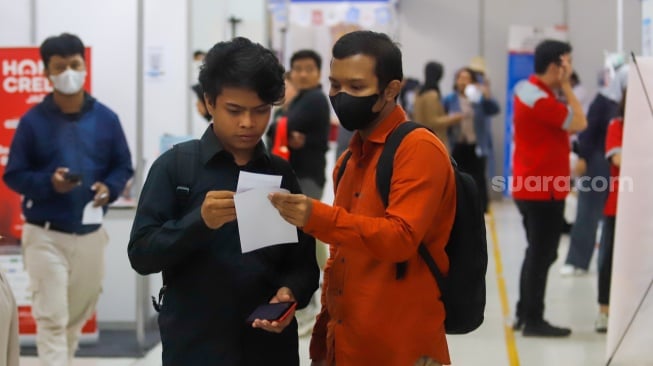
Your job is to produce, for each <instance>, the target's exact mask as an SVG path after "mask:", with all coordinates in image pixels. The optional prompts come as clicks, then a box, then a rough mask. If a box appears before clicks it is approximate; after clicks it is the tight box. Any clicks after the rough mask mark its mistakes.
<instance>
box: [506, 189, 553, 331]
mask: <svg viewBox="0 0 653 366" xmlns="http://www.w3.org/2000/svg"><path fill="white" fill-rule="evenodd" d="M515 203H516V204H517V208H519V212H520V213H521V215H522V222H523V225H524V229H525V230H526V239H527V241H528V246H527V248H526V256H525V257H524V263H523V264H522V269H521V279H520V284H519V301H518V302H517V317H518V318H519V319H522V320H523V321H525V322H526V323H530V322H538V321H541V320H543V317H544V294H545V292H546V280H547V276H548V274H549V268H550V267H551V264H553V262H555V260H556V258H557V257H558V244H559V243H560V235H561V234H562V226H563V223H564V210H565V201H562V200H560V201H555V200H551V201H530V200H515Z"/></svg>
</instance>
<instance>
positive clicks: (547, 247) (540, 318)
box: [511, 40, 587, 337]
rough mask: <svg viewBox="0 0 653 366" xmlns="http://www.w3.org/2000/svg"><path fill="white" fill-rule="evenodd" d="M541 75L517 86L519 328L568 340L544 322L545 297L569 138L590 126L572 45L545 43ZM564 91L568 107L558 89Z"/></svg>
mask: <svg viewBox="0 0 653 366" xmlns="http://www.w3.org/2000/svg"><path fill="white" fill-rule="evenodd" d="M534 60H535V74H534V75H531V77H530V78H529V79H528V80H524V81H521V82H519V83H518V84H517V85H516V86H515V97H514V108H515V109H514V119H513V124H514V141H515V151H514V155H513V167H514V169H513V180H512V184H511V188H512V195H513V198H514V200H515V204H516V205H517V208H518V209H519V212H520V213H521V216H522V224H523V225H524V230H525V232H526V241H527V247H526V255H525V256H524V261H523V263H522V269H521V279H520V284H519V301H518V302H517V306H516V320H515V323H514V329H515V330H523V332H522V334H523V335H524V336H535V337H567V336H569V335H570V334H571V329H569V328H564V327H557V326H554V325H551V324H550V323H549V322H547V321H546V320H544V294H545V292H546V283H547V276H548V273H549V268H550V267H551V265H552V264H553V263H554V262H555V260H556V257H557V253H558V245H559V243H560V236H561V234H562V225H563V222H564V208H565V197H566V196H567V194H568V193H569V190H570V185H571V183H570V167H569V153H570V146H569V134H570V133H575V132H579V131H582V130H583V129H585V127H586V126H587V120H586V119H585V114H584V113H583V107H582V106H581V104H580V102H579V101H578V99H576V96H575V95H574V92H573V89H572V88H571V82H570V80H569V79H570V77H571V73H572V70H573V69H572V63H571V46H570V45H569V44H568V43H565V42H560V41H554V40H545V41H542V42H541V43H540V44H538V45H537V47H536V48H535V56H534ZM558 89H560V90H561V91H562V93H563V94H564V96H565V97H566V99H567V101H568V103H569V104H568V105H565V104H564V103H562V102H560V101H559V100H558V99H557V98H556V95H555V93H554V90H558Z"/></svg>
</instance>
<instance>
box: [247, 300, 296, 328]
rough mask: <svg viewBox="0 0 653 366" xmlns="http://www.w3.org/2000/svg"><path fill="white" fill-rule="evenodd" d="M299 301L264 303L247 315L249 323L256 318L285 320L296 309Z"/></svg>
mask: <svg viewBox="0 0 653 366" xmlns="http://www.w3.org/2000/svg"><path fill="white" fill-rule="evenodd" d="M296 307H297V303H296V302H294V301H289V302H278V303H275V304H263V305H261V306H259V307H257V308H256V309H254V311H253V312H252V313H251V314H250V315H249V316H248V317H247V320H246V321H247V323H253V322H254V320H256V319H260V320H269V321H277V322H280V321H283V320H284V319H286V317H288V315H290V313H291V312H292V311H293V310H295V308H296Z"/></svg>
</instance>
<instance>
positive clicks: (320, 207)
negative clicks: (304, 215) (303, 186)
mask: <svg viewBox="0 0 653 366" xmlns="http://www.w3.org/2000/svg"><path fill="white" fill-rule="evenodd" d="M332 210H333V208H332V207H331V206H329V205H327V204H325V203H322V202H320V201H318V200H315V199H314V200H313V208H312V210H311V216H310V217H309V218H308V222H307V223H306V225H305V226H304V232H305V233H307V234H309V235H313V236H318V235H319V232H320V230H325V229H326V228H329V227H332V226H333V222H332V221H333V220H332V219H331V211H332ZM318 239H319V237H318Z"/></svg>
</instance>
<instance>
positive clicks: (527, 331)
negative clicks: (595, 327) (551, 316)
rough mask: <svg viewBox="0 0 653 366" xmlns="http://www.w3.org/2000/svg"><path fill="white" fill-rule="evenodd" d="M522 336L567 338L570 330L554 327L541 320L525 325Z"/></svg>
mask: <svg viewBox="0 0 653 366" xmlns="http://www.w3.org/2000/svg"><path fill="white" fill-rule="evenodd" d="M522 334H523V335H524V337H568V336H569V335H570V334H571V329H569V328H561V327H556V326H553V325H551V324H549V323H548V322H547V321H545V320H542V321H539V322H529V323H526V324H525V325H524V331H523V332H522Z"/></svg>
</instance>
